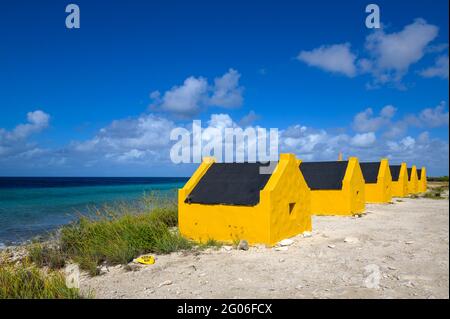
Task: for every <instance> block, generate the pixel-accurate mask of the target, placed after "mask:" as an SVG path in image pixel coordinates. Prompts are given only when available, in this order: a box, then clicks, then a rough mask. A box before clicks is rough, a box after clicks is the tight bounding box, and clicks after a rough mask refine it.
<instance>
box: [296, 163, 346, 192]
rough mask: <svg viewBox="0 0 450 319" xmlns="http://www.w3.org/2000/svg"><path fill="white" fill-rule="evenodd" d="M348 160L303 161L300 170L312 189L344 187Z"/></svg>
mask: <svg viewBox="0 0 450 319" xmlns="http://www.w3.org/2000/svg"><path fill="white" fill-rule="evenodd" d="M347 166H348V161H333V162H302V163H300V171H301V172H302V174H303V177H304V178H305V181H306V183H307V184H308V186H309V188H310V189H312V190H319V189H342V180H343V179H344V176H345V172H346V170H347Z"/></svg>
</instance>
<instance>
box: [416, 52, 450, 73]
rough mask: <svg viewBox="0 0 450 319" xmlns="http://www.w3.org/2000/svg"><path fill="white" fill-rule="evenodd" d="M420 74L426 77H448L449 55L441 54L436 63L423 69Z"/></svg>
mask: <svg viewBox="0 0 450 319" xmlns="http://www.w3.org/2000/svg"><path fill="white" fill-rule="evenodd" d="M420 75H422V76H423V77H425V78H433V77H439V78H442V79H448V55H441V56H439V57H438V58H437V59H436V61H435V63H434V65H433V66H431V67H429V68H427V69H425V70H423V71H421V72H420Z"/></svg>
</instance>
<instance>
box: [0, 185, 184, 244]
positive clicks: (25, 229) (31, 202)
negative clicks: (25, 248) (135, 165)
mask: <svg viewBox="0 0 450 319" xmlns="http://www.w3.org/2000/svg"><path fill="white" fill-rule="evenodd" d="M187 180H188V178H187V177H10V176H8V177H6V176H3V177H0V248H2V247H5V246H9V245H15V244H20V243H23V242H26V241H28V240H31V239H33V238H35V237H36V236H45V235H46V234H48V233H50V232H52V231H54V230H55V229H58V228H59V227H61V226H63V225H65V224H68V223H70V222H73V221H76V220H77V219H78V218H79V216H80V215H85V214H89V213H91V212H93V211H95V209H96V208H101V207H102V206H105V205H114V204H118V203H124V202H126V203H133V202H138V201H139V200H140V199H142V197H143V196H144V195H145V194H148V193H152V192H156V193H157V194H160V195H162V196H174V197H175V196H176V189H178V188H180V187H183V185H184V184H185V183H186V182H187Z"/></svg>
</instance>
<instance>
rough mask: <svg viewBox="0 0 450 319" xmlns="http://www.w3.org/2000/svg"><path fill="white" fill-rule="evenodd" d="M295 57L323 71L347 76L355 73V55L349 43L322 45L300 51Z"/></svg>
mask: <svg viewBox="0 0 450 319" xmlns="http://www.w3.org/2000/svg"><path fill="white" fill-rule="evenodd" d="M297 59H298V60H300V61H303V62H305V63H306V64H308V65H309V66H315V67H318V68H320V69H322V70H325V71H329V72H334V73H341V74H344V75H346V76H349V77H353V76H355V75H356V66H355V59H356V55H354V54H353V53H352V52H351V51H350V44H349V43H344V44H334V45H329V46H325V45H324V46H321V47H319V48H316V49H314V50H312V51H301V52H300V53H299V55H298V57H297Z"/></svg>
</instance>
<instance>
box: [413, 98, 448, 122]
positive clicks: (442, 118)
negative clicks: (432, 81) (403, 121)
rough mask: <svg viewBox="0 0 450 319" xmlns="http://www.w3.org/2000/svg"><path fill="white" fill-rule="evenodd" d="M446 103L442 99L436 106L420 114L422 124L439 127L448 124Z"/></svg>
mask: <svg viewBox="0 0 450 319" xmlns="http://www.w3.org/2000/svg"><path fill="white" fill-rule="evenodd" d="M445 107H446V103H445V102H444V101H442V102H441V103H439V105H437V106H436V107H434V108H426V109H424V110H423V111H422V112H420V115H419V121H420V124H421V125H423V126H426V127H439V126H444V125H448V117H449V113H448V111H447V112H446V111H445Z"/></svg>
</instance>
